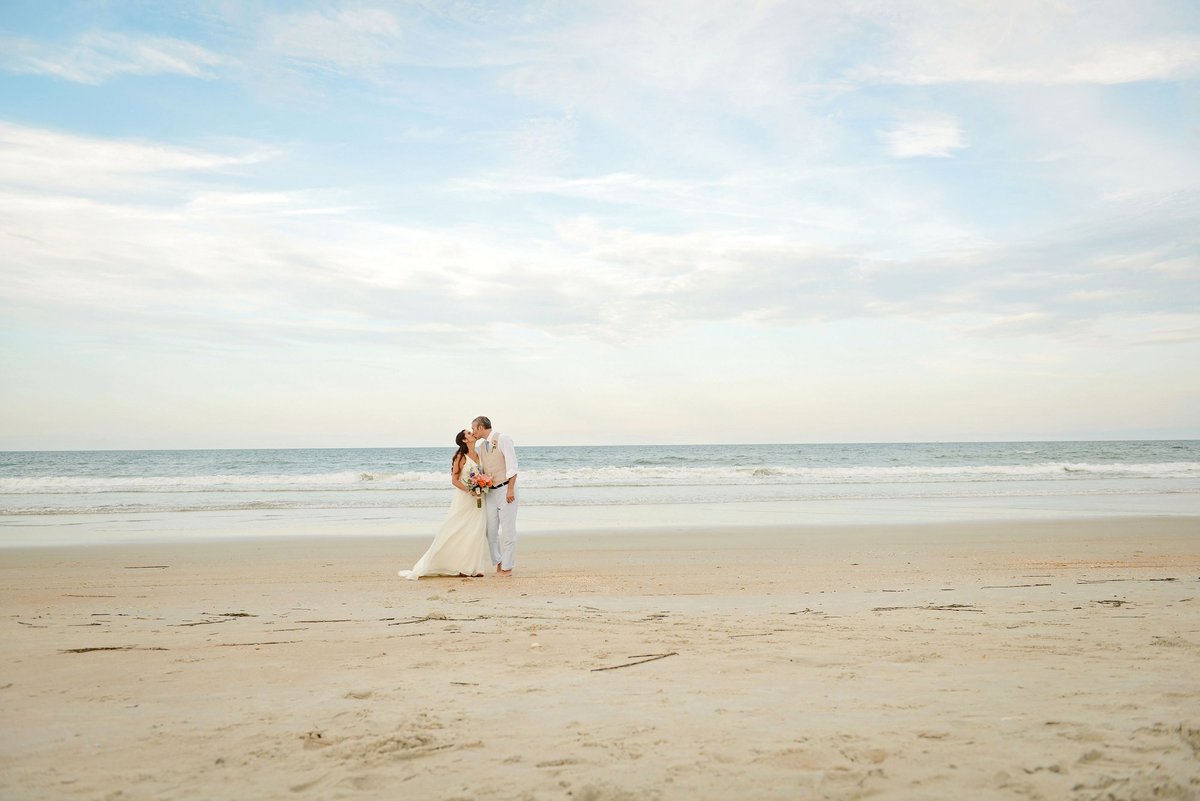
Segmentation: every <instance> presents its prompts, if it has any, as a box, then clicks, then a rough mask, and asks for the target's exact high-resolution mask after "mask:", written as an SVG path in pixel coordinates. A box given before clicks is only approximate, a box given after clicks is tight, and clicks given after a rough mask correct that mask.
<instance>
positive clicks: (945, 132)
mask: <svg viewBox="0 0 1200 801" xmlns="http://www.w3.org/2000/svg"><path fill="white" fill-rule="evenodd" d="M882 137H883V141H884V142H886V143H887V145H888V148H889V149H890V150H891V153H892V155H893V156H896V157H897V158H914V157H917V156H939V157H947V156H950V155H951V154H952V153H953V151H955V150H962V149H963V148H965V147H966V146H967V141H966V137H965V136H964V134H963V130H962V126H961V125H960V124H959V121H958V119H956V118H955V117H954V116H953V115H951V114H930V115H925V116H922V117H917V118H909V119H906V120H903V121H901V122H900V124H899V125H897V126H896V127H895V128H892V129H891V130H888V131H884V132H883V134H882Z"/></svg>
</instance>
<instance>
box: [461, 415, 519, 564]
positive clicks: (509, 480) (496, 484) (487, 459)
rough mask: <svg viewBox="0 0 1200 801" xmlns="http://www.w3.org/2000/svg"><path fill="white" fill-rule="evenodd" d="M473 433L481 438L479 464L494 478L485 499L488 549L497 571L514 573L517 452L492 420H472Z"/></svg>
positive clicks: (508, 437)
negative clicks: (496, 429)
mask: <svg viewBox="0 0 1200 801" xmlns="http://www.w3.org/2000/svg"><path fill="white" fill-rule="evenodd" d="M471 433H473V434H474V435H475V437H476V439H477V440H478V441H477V442H476V443H475V450H476V451H478V452H479V464H480V465H481V466H482V467H483V472H485V473H487V474H488V476H489V477H490V478H491V479H492V490H491V491H490V492H489V493H488V494H487V496H486V497H487V500H486V501H485V502H484V503H485V505H486V506H487V541H488V548H490V549H491V551H492V562H493V563H495V565H496V573H497V574H498V575H501V576H511V575H512V569H513V563H514V562H515V561H516V558H517V452H516V451H515V450H513V441H512V437H510V436H508V435H507V434H500V433H498V432H495V431H492V421H491V420H489V419H487V418H486V417H476V418H475V419H474V420H472V421H471ZM502 490H503V491H502Z"/></svg>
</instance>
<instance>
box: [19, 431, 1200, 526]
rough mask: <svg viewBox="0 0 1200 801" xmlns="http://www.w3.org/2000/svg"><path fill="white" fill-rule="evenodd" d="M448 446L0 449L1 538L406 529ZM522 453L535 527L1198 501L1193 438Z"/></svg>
mask: <svg viewBox="0 0 1200 801" xmlns="http://www.w3.org/2000/svg"><path fill="white" fill-rule="evenodd" d="M452 454H453V448H452V447H448V448H347V449H286V450H177V451H168V450H162V451H42V452H0V545H3V544H14V543H19V544H30V543H31V542H38V541H40V539H39V535H38V533H37V531H38V530H39V529H40V530H42V531H45V532H47V538H48V540H47V541H56V542H57V541H59V540H60V539H61V535H62V533H63V530H62V527H63V526H65V525H67V522H68V519H69V520H70V522H71V523H72V524H77V523H78V521H79V519H81V518H83V519H86V520H92V521H95V520H97V519H103V520H104V523H105V525H104V526H103V527H102V528H103V529H104V532H106V533H105V534H103V535H101V534H96V535H95V536H97V537H100V536H103V537H105V538H111V536H112V534H113V532H114V531H115V532H118V533H119V532H120V526H119V521H120V520H127V521H129V522H130V524H131V526H132V528H134V529H137V528H139V525H140V524H144V523H147V522H148V521H147V520H141V521H139V520H138V519H137V517H136V516H137V515H164V514H170V515H184V516H186V515H208V516H209V517H210V518H211V517H213V513H236V520H237V521H238V526H239V527H240V528H241V529H244V530H254V526H252V525H250V526H247V524H248V523H253V522H254V520H255V518H256V516H260V517H262V519H269V518H271V517H278V516H279V515H280V514H282V515H285V516H286V517H287V518H288V519H291V520H303V519H306V518H310V517H311V518H316V517H321V516H324V517H325V518H329V517H330V515H331V513H336V519H338V520H344V521H351V522H352V521H354V520H355V519H356V518H359V517H361V518H362V519H371V520H387V519H388V517H389V515H391V516H393V517H394V519H395V520H397V521H407V522H408V523H414V522H415V523H418V524H419V525H417V526H416V527H415V528H414V527H413V526H412V525H408V526H407V527H406V526H399V529H403V531H404V532H405V533H417V532H418V530H423V529H422V526H425V527H427V524H428V522H429V521H433V520H435V519H436V517H437V515H438V514H439V513H440V510H442V509H444V508H445V507H446V505H447V504H448V503H449V497H450V493H451V492H452V491H453V490H452V489H451V488H450V485H449V467H450V458H451V455H452ZM518 457H519V459H520V474H521V478H520V488H521V505H522V509H523V511H522V517H523V518H526V517H529V516H530V515H532V518H531V522H534V523H536V521H537V520H538V519H542V518H544V519H545V520H554V521H561V520H563V519H565V518H566V517H568V516H574V517H581V518H585V519H587V518H595V517H604V516H605V515H606V514H607V515H610V516H611V514H612V512H611V510H613V509H623V510H625V513H624V516H623V518H622V519H625V520H637V519H661V515H660V516H659V517H655V515H656V514H657V513H653V512H651V511H649V510H650V509H651V508H660V507H670V508H673V509H675V510H677V512H678V514H676V515H675V516H674V517H673V518H672V519H674V520H678V521H679V522H680V523H681V524H684V523H686V522H687V521H688V520H689V519H691V518H689V515H688V514H686V513H684V512H683V511H681V510H685V509H688V508H691V509H693V511H694V512H695V514H693V515H692V516H691V517H692V518H696V519H697V520H700V519H704V520H708V519H713V515H714V514H715V515H716V517H718V518H719V517H720V516H721V510H722V508H723V507H725V508H726V509H725V511H726V512H728V508H729V507H737V508H738V509H745V508H750V509H758V510H760V511H762V510H770V511H771V514H770V515H768V516H767V517H769V519H770V522H772V523H779V524H786V523H789V522H804V521H805V519H806V511H810V512H813V513H814V514H815V515H816V518H817V519H820V520H826V521H827V520H829V519H831V515H832V518H833V519H837V518H839V512H838V510H841V513H840V515H841V516H842V517H844V518H845V520H846V522H853V520H855V519H859V518H861V517H862V511H861V510H864V509H868V510H870V509H873V510H876V512H875V514H874V515H873V517H872V519H883V518H885V517H886V513H887V512H886V510H887V509H896V510H908V511H909V512H911V511H912V510H914V509H921V508H926V509H930V510H936V509H939V508H945V509H951V510H952V509H964V510H971V509H978V510H984V509H996V508H1004V507H1010V508H1018V507H1020V508H1032V509H1034V510H1037V509H1048V510H1054V511H1056V512H1057V513H1062V512H1068V513H1069V512H1071V511H1072V510H1074V511H1078V512H1080V513H1091V512H1093V511H1096V510H1100V511H1107V512H1108V513H1121V512H1122V510H1128V512H1129V513H1131V514H1147V513H1150V514H1153V513H1159V512H1161V513H1170V514H1200V441H1198V440H1179V441H1104V442H944V443H942V442H940V443H883V444H812V445H803V444H801V445H638V446H626V445H613V446H579V447H562V446H559V447H537V446H525V447H522V446H521V445H520V443H519V442H518ZM555 508H557V509H559V510H560V511H559V512H557V513H555V512H552V511H551V510H552V509H555ZM539 509H541V510H543V512H544V513H543V514H541V515H540V517H539V512H538V511H537V510H539ZM564 509H566V510H572V511H571V512H570V515H564V514H563V513H562V511H561V510H564ZM602 509H603V510H609V511H606V512H600V511H599V510H602ZM700 509H704V510H708V512H705V513H703V514H700V512H699V511H698V510H700ZM588 510H594V511H588ZM829 510H833V511H832V513H831V512H830V511H829ZM818 513H819V514H818ZM881 515H883V517H881ZM935 516H936V515H935ZM218 517H219V518H220V517H221V516H218ZM156 519H161V517H160V518H156ZM196 519H200V518H199V517H198V518H196ZM221 519H226V520H228V515H225V516H224V518H221ZM150 522H152V521H150ZM135 524H139V525H135ZM554 525H559V523H557V522H556V523H554ZM140 527H141V528H145V526H144V525H141V526H140ZM550 527H551V528H552V527H553V525H552V526H550ZM93 528H95V527H93ZM183 528H186V529H187V530H188V531H192V532H195V531H196V530H197V528H199V529H200V530H203V528H204V527H203V526H199V527H198V526H196V525H188V526H184V527H183ZM56 529H57V531H55V530H56ZM16 531H19V532H20V534H19V535H13V532H16ZM52 534H53V536H52ZM80 536H81V537H82V538H84V539H86V538H87V535H80Z"/></svg>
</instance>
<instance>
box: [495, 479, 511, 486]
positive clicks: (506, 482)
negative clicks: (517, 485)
mask: <svg viewBox="0 0 1200 801" xmlns="http://www.w3.org/2000/svg"><path fill="white" fill-rule="evenodd" d="M508 481H512V479H511V478H510V479H509V480H508ZM508 481H505V482H504V484H497V485H496V486H495V487H494V489H500V488H501V487H503V486H505V485H506V484H508Z"/></svg>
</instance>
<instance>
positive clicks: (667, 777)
mask: <svg viewBox="0 0 1200 801" xmlns="http://www.w3.org/2000/svg"><path fill="white" fill-rule="evenodd" d="M426 544H427V540H425V539H423V538H415V537H404V538H385V537H356V538H328V537H309V538H294V539H287V538H272V539H263V540H253V541H222V542H208V543H204V542H200V543H197V542H192V543H186V544H154V543H150V544H138V545H123V546H120V545H107V546H97V547H62V548H10V549H5V550H4V551H2V552H0V570H2V575H3V583H2V587H3V589H2V592H3V613H4V621H5V623H4V625H5V636H4V640H3V642H4V645H3V657H4V659H3V665H4V668H3V674H2V675H0V699H2V701H3V704H2V708H3V710H4V729H5V736H4V741H3V742H4V744H3V748H2V750H0V797H3V798H5V799H58V798H68V799H69V798H87V799H212V798H280V799H282V798H291V799H295V798H313V799H328V798H372V799H373V798H380V799H384V798H388V799H391V798H419V799H425V798H429V799H475V798H489V799H574V801H600V800H601V799H606V800H611V801H619V800H620V801H624V800H625V799H694V798H712V799H726V798H734V797H741V798H754V799H758V798H762V799H773V798H778V799H795V798H827V799H856V798H868V797H878V798H887V799H897V798H900V799H962V798H971V799H1081V800H1082V799H1151V798H1153V799H1193V798H1198V797H1200V671H1198V669H1197V665H1200V519H1197V518H1195V517H1173V518H1120V519H1092V520H1079V521H1070V520H1056V521H1051V522H1039V521H1001V522H988V523H973V524H955V523H942V524H928V525H914V526H900V525H894V526H874V525H864V526H829V527H808V528H803V527H779V528H737V527H722V528H713V529H709V530H687V531H665V530H657V531H628V530H623V531H619V532H613V531H608V532H603V531H599V532H575V533H571V534H569V535H560V536H527V537H524V538H523V539H522V541H521V544H520V562H519V564H518V571H517V574H516V575H515V576H514V577H513V578H511V579H502V578H496V577H488V578H484V579H458V578H444V579H422V580H421V581H419V582H406V581H403V580H401V579H398V578H397V577H396V570H397V569H399V568H401V567H407V566H409V565H411V564H412V562H414V561H415V560H416V558H417V557H418V556H419V555H420V554H421V552H422V551H423V550H424V547H425V545H426Z"/></svg>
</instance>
